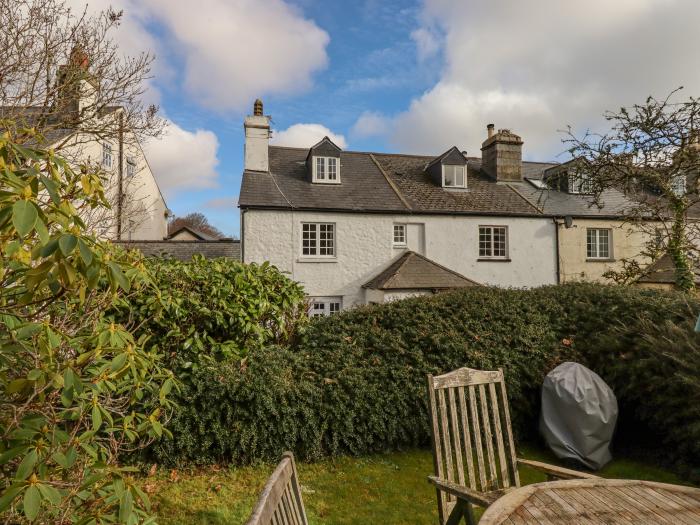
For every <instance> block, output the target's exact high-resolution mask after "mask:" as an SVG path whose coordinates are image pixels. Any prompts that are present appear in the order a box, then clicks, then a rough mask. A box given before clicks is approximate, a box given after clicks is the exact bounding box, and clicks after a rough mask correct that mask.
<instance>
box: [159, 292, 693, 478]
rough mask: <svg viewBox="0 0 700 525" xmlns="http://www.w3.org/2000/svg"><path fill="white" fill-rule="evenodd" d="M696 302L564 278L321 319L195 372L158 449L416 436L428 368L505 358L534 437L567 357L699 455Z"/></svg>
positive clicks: (413, 440)
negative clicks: (279, 344) (291, 336)
mask: <svg viewBox="0 0 700 525" xmlns="http://www.w3.org/2000/svg"><path fill="white" fill-rule="evenodd" d="M699 306H700V305H698V303H697V302H696V301H691V302H690V303H689V299H687V298H686V297H685V296H683V295H680V294H676V293H660V292H656V291H651V290H642V289H638V288H629V287H616V286H600V285H593V284H569V285H564V286H550V287H543V288H540V289H536V290H498V289H485V288H474V289H466V290H461V291H456V292H452V293H446V294H441V295H437V296H433V297H427V298H426V297H423V298H414V299H407V300H404V301H399V302H395V303H391V304H386V305H374V306H365V307H360V308H355V309H351V310H348V311H345V312H343V313H341V314H339V315H336V316H333V317H328V318H317V319H314V320H313V321H312V322H311V323H310V325H309V326H308V327H307V328H306V330H305V332H304V334H303V336H302V337H301V338H300V339H299V341H298V342H297V343H296V344H294V345H293V347H292V348H291V349H284V348H269V349H265V348H259V349H254V350H252V351H251V352H250V353H249V354H248V357H247V359H246V360H245V361H244V362H227V363H220V364H216V365H212V366H211V367H207V368H202V369H200V370H199V371H198V372H197V373H196V374H194V375H193V378H192V383H191V384H190V385H188V386H186V387H185V388H184V390H183V397H185V398H186V399H188V400H189V406H188V407H186V408H185V410H184V411H183V412H181V413H179V414H178V415H176V417H175V418H174V419H173V421H172V423H171V428H172V431H173V434H174V436H175V439H174V440H172V441H167V442H163V443H159V444H158V445H157V448H156V449H155V453H156V454H157V455H158V456H159V457H160V459H161V460H162V461H169V462H175V463H178V462H179V463H186V462H198V463H206V462H218V461H233V462H236V463H249V462H252V461H256V460H258V459H266V460H273V459H275V458H276V457H277V456H278V455H279V453H280V452H281V451H282V450H284V449H292V450H294V451H295V453H297V454H298V455H299V456H300V457H302V458H305V459H315V458H318V457H321V456H324V455H334V454H366V453H370V452H374V451H383V450H389V449H400V448H402V447H406V446H413V445H421V444H426V443H427V442H428V439H429V428H428V424H429V420H428V415H427V399H426V393H425V392H426V390H425V389H426V386H425V376H426V374H428V373H433V374H435V373H444V372H447V371H450V370H453V369H455V368H458V367H461V366H470V367H473V368H481V369H494V368H497V367H502V368H504V370H505V373H506V378H507V382H508V391H509V397H510V402H511V411H512V413H513V419H514V426H515V429H516V434H517V436H518V437H520V438H524V437H532V436H534V435H536V432H537V421H538V416H539V392H540V385H541V384H542V380H543V378H544V376H545V374H546V373H547V372H548V371H549V370H551V369H552V368H554V367H555V366H556V365H558V364H559V363H561V362H563V361H565V360H576V361H579V362H582V363H583V364H586V365H588V366H590V367H592V368H593V369H594V370H596V371H597V372H598V373H599V374H600V375H601V376H602V377H603V378H604V379H605V380H606V381H608V382H609V383H610V384H611V386H612V387H613V388H614V389H615V391H616V393H617V395H618V398H619V400H620V405H621V408H622V410H623V411H625V413H628V412H629V413H632V414H634V417H633V418H632V419H631V420H629V419H625V418H623V420H621V424H624V425H630V427H629V428H630V433H632V432H633V429H634V430H636V429H638V428H639V427H640V425H641V426H642V427H644V428H654V429H656V434H655V439H657V446H658V443H663V444H664V450H665V451H666V452H667V453H668V457H669V458H670V459H675V460H684V461H686V462H688V463H689V464H693V463H695V464H697V457H698V455H697V452H698V446H699V445H700V429H699V428H698V422H699V421H700V419H699V418H698V412H697V411H698V408H697V407H698V404H697V402H696V403H695V404H693V406H692V407H691V406H686V405H685V403H686V401H687V400H690V399H697V389H695V390H693V389H692V388H691V386H690V382H689V380H688V381H686V379H688V378H693V377H695V378H697V377H698V371H699V368H698V364H699V363H698V358H697V355H698V353H697V347H698V343H699V342H700V341H699V340H698V336H697V335H696V334H694V333H693V332H692V331H691V329H690V323H691V320H692V319H694V315H695V312H697V311H700V308H698V307H699ZM640 314H642V317H640ZM665 322H669V323H672V325H673V326H675V328H668V329H669V330H671V329H672V330H680V331H681V332H682V333H683V334H685V335H684V337H685V339H683V340H682V341H685V342H681V341H679V342H678V349H679V351H673V349H674V348H676V345H677V343H676V340H675V337H676V336H675V335H674V336H673V338H668V339H664V338H665V337H668V336H667V335H664V334H665V332H663V330H662V328H663V327H664V326H666V325H664V323H665ZM679 323H680V324H679ZM669 326H671V325H669ZM674 333H675V332H674ZM661 340H665V341H666V342H665V343H663V344H659V342H660V341H661ZM691 347H692V348H695V350H693V351H694V354H692V355H694V356H695V357H694V358H693V359H694V360H692V359H689V360H687V361H683V362H684V363H685V364H684V365H682V366H681V365H678V364H674V362H672V361H669V360H668V359H667V358H666V357H665V355H666V354H669V353H673V355H675V356H676V357H678V358H680V357H679V356H680V355H687V353H686V352H685V349H686V348H691ZM681 348H682V349H683V350H682V351H680V349H681ZM674 374H682V377H676V376H674ZM669 382H672V384H669ZM696 386H697V383H696ZM669 411H673V414H668V412H669ZM667 423H669V424H667ZM632 425H633V426H632ZM622 435H624V433H623V434H622Z"/></svg>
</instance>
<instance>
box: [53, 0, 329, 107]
mask: <svg viewBox="0 0 700 525" xmlns="http://www.w3.org/2000/svg"><path fill="white" fill-rule="evenodd" d="M67 1H68V4H69V5H70V6H71V7H72V9H73V12H74V13H75V14H81V13H82V12H83V10H84V9H85V7H86V5H87V6H88V13H97V12H99V11H102V10H106V9H107V8H109V7H110V6H113V7H114V9H115V10H117V11H119V10H123V12H124V14H123V18H122V20H121V23H120V25H119V27H118V28H117V29H116V30H115V31H114V32H113V33H112V35H111V36H112V37H113V38H114V39H115V41H116V42H117V43H118V44H119V48H120V50H121V51H123V52H124V54H126V55H129V56H136V55H138V54H140V53H141V52H143V51H148V52H150V53H152V54H155V55H156V57H157V58H156V61H155V63H154V65H153V73H154V74H155V75H156V76H157V77H158V78H159V79H160V81H161V82H162V81H163V80H164V79H167V81H168V82H176V83H178V84H182V85H184V86H185V88H186V89H187V91H188V92H189V94H190V95H191V96H192V97H193V99H194V100H195V102H197V103H198V104H200V105H202V106H205V107H208V108H211V109H214V110H221V111H225V110H242V109H248V106H249V105H252V101H253V100H254V99H255V98H257V97H262V96H265V95H271V94H277V95H279V94H282V95H289V94H294V93H299V92H303V91H305V90H306V89H308V88H309V87H310V86H311V85H312V76H313V73H314V72H316V71H318V70H320V69H322V68H324V67H325V66H326V65H327V63H328V56H327V54H326V46H327V45H328V43H329V41H330V37H329V36H328V33H326V32H325V31H324V30H322V29H321V28H319V27H318V26H317V25H316V24H315V23H314V21H313V20H310V19H307V18H305V17H304V15H303V13H302V12H301V11H300V10H299V9H298V8H296V7H294V6H293V5H290V4H288V3H286V2H285V1H283V0H266V1H264V2H261V1H258V0H198V1H197V2H196V5H194V4H193V3H192V2H184V1H177V2H174V1H172V0H90V1H89V2H86V0H67ZM152 27H159V28H162V29H163V30H164V31H160V32H159V34H158V35H157V36H156V34H155V33H154V32H153V31H152V29H151V28H152ZM150 84H151V83H149V91H148V92H147V97H148V99H149V100H148V101H149V102H151V101H154V102H157V101H158V92H157V91H155V90H154V89H153V88H152V86H150Z"/></svg>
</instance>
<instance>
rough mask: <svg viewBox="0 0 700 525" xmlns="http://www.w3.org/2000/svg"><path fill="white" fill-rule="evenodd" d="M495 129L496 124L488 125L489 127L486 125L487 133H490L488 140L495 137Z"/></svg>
mask: <svg viewBox="0 0 700 525" xmlns="http://www.w3.org/2000/svg"><path fill="white" fill-rule="evenodd" d="M494 128H495V125H494V124H487V125H486V131H487V133H488V138H491V137H493V130H494Z"/></svg>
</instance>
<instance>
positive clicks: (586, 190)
mask: <svg viewBox="0 0 700 525" xmlns="http://www.w3.org/2000/svg"><path fill="white" fill-rule="evenodd" d="M568 177H569V193H580V194H584V195H590V194H592V193H593V179H591V177H590V176H589V175H586V174H585V173H576V174H573V173H569V175H568Z"/></svg>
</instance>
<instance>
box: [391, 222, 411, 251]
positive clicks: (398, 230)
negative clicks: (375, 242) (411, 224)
mask: <svg viewBox="0 0 700 525" xmlns="http://www.w3.org/2000/svg"><path fill="white" fill-rule="evenodd" d="M397 234H398V235H397ZM391 244H392V246H394V247H395V248H405V247H406V246H408V225H407V224H406V223H405V222H396V223H394V226H393V228H392V242H391Z"/></svg>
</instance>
